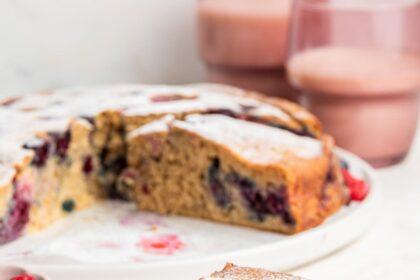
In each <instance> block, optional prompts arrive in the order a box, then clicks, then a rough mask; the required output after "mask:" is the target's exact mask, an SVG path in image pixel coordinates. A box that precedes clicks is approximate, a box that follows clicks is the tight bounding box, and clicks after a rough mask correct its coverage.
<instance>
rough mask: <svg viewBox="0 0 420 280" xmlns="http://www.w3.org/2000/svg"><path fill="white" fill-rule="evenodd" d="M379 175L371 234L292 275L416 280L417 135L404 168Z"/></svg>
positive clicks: (318, 279) (419, 240)
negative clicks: (379, 190) (378, 200)
mask: <svg viewBox="0 0 420 280" xmlns="http://www.w3.org/2000/svg"><path fill="white" fill-rule="evenodd" d="M419 130H420V129H419ZM419 130H418V131H419ZM378 174H379V178H380V179H381V181H382V190H383V192H382V193H383V197H382V203H381V206H380V210H379V214H378V218H377V221H376V222H375V223H374V224H373V225H372V228H371V229H370V230H369V231H368V232H367V233H366V234H365V235H364V236H362V237H361V238H360V239H359V240H357V241H356V242H354V243H352V244H350V245H349V246H347V247H346V248H343V249H342V250H340V251H338V252H336V253H334V254H332V255H330V256H328V257H325V258H323V259H322V260H318V261H316V262H314V263H311V264H308V265H307V266H304V267H301V268H299V269H296V270H294V271H292V272H293V273H294V274H296V275H301V276H304V277H307V278H309V279H313V280H337V279H340V280H356V279H357V280H368V279H369V280H379V279H380V280H411V279H413V280H419V279H420V133H418V134H417V138H416V139H415V141H414V146H413V149H412V151H411V153H410V154H409V156H408V157H407V159H406V160H405V161H404V162H403V163H401V164H399V165H396V166H394V167H390V168H383V169H379V170H378Z"/></svg>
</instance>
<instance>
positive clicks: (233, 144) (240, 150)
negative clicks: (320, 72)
mask: <svg viewBox="0 0 420 280" xmlns="http://www.w3.org/2000/svg"><path fill="white" fill-rule="evenodd" d="M127 141H128V157H127V158H128V169H127V172H125V174H124V173H123V174H122V175H121V176H122V177H124V176H127V177H128V178H127V180H124V179H123V178H122V180H123V181H126V182H129V181H130V180H129V179H133V180H132V181H131V183H132V184H131V190H132V192H133V193H134V196H132V197H133V199H134V200H135V201H136V202H137V204H138V206H139V208H140V209H145V210H149V211H156V212H159V213H162V214H180V215H187V216H192V217H199V218H205V219H211V220H215V221H220V222H226V223H232V224H238V225H244V226H250V227H255V228H260V229H266V230H272V231H279V232H284V233H296V232H299V231H302V230H305V229H308V228H310V227H313V226H316V225H318V224H319V223H321V222H322V221H323V220H324V219H325V217H326V216H327V215H328V214H330V213H332V212H334V211H336V210H337V209H339V208H340V207H341V205H342V204H343V202H344V199H343V198H344V197H343V196H342V193H343V187H342V185H341V184H340V176H339V175H338V173H339V169H338V170H337V166H336V165H334V163H333V162H331V159H332V158H333V157H332V151H331V148H332V142H331V139H330V138H329V137H328V136H326V137H324V138H323V139H321V140H316V139H314V138H311V137H307V136H300V135H296V134H295V133H293V132H290V131H287V130H284V129H278V128H275V127H271V126H267V125H261V124H259V123H254V122H249V121H245V120H237V119H233V118H231V117H227V116H224V115H190V116H187V117H186V118H185V119H184V120H175V121H173V122H171V121H168V119H165V120H163V121H161V122H159V121H156V122H154V123H151V124H149V125H146V126H144V127H140V128H139V129H137V130H135V131H133V132H131V133H130V134H129V136H128V140H127Z"/></svg>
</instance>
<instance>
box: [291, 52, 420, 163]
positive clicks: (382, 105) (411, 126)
mask: <svg viewBox="0 0 420 280" xmlns="http://www.w3.org/2000/svg"><path fill="white" fill-rule="evenodd" d="M288 73H289V79H290V80H291V82H292V83H293V84H294V85H295V86H296V87H298V88H300V89H301V90H302V94H301V96H300V101H301V102H302V103H303V105H305V106H306V107H307V108H308V109H309V110H311V111H312V112H313V113H315V114H316V115H318V116H319V117H320V119H321V120H322V121H323V124H324V127H325V129H326V131H327V132H329V133H331V134H332V135H333V136H334V137H335V139H336V141H337V143H338V145H340V146H342V147H344V148H346V149H349V150H350V151H353V152H355V153H356V154H359V155H360V156H362V157H364V158H366V159H368V160H369V161H370V162H371V163H373V164H374V165H376V166H383V165H388V164H390V163H392V162H395V161H398V160H400V159H401V158H403V157H404V156H405V155H406V153H407V152H408V150H409V147H410V145H411V142H412V139H413V137H414V133H415V130H416V123H417V119H418V107H419V104H418V102H419V95H418V94H417V93H418V90H419V89H420V56H419V55H415V54H413V53H400V52H395V51H389V50H378V49H372V48H343V47H325V48H315V49H310V50H307V51H303V52H301V53H298V54H296V55H295V56H294V57H292V58H291V60H290V61H289V63H288Z"/></svg>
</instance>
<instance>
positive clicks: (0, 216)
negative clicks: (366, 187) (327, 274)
mask: <svg viewBox="0 0 420 280" xmlns="http://www.w3.org/2000/svg"><path fill="white" fill-rule="evenodd" d="M333 146H334V144H333V141H332V139H331V138H330V137H329V136H328V135H325V134H324V133H323V132H322V130H321V127H320V124H319V122H318V120H317V119H316V118H315V117H314V116H313V115H311V114H310V113H308V112H307V111H305V110H304V109H302V108H301V107H299V106H298V105H295V104H293V103H290V102H288V101H285V100H278V99H272V98H267V97H262V96H260V95H258V94H254V93H249V92H244V91H242V90H239V89H236V88H231V87H225V86H216V85H189V86H173V87H167V86H143V85H120V86H108V87H95V88H72V89H63V90H55V91H48V92H42V93H38V94H31V95H25V96H21V97H13V98H7V99H4V100H0V243H1V244H3V243H6V242H8V241H11V240H14V239H16V238H18V237H19V236H21V235H23V234H27V233H30V232H32V231H35V230H39V229H42V228H44V227H46V226H48V225H50V224H51V223H53V222H54V221H56V220H58V219H59V218H61V217H63V216H66V215H68V214H69V213H71V212H73V211H76V210H79V209H83V208H86V207H89V206H91V205H92V204H94V203H95V202H96V201H100V200H103V199H125V200H128V201H134V202H135V203H136V204H137V205H138V207H139V209H144V210H148V211H153V212H158V213H161V214H177V215H185V216H190V217H198V218H203V219H209V220H214V221H220V222H225V223H231V224H236V225H244V226H249V227H253V228H258V229H265V230H271V231H277V232H281V233H286V234H293V233H297V232H300V231H302V230H305V229H308V228H311V227H314V226H316V225H318V224H320V223H322V222H323V221H324V220H325V218H326V217H328V216H329V215H331V214H333V213H334V212H336V211H337V210H338V209H340V207H341V206H342V205H343V204H345V203H347V202H348V199H349V194H348V189H347V188H346V187H345V184H344V183H343V176H342V173H341V169H340V164H339V162H338V160H337V158H336V157H335V156H334V154H333V151H332V149H333Z"/></svg>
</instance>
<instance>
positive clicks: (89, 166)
mask: <svg viewBox="0 0 420 280" xmlns="http://www.w3.org/2000/svg"><path fill="white" fill-rule="evenodd" d="M93 168H94V167H93V159H92V156H86V157H85V159H84V160H83V167H82V170H83V173H85V175H90V174H91V173H92V171H93Z"/></svg>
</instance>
